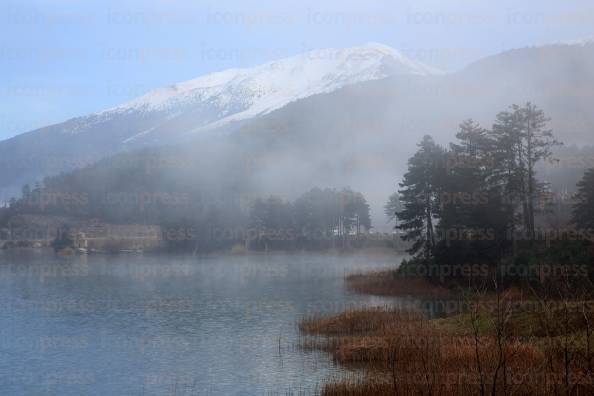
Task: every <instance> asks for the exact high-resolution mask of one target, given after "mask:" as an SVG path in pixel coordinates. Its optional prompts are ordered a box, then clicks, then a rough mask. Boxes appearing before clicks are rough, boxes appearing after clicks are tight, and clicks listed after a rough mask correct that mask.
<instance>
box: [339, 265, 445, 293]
mask: <svg viewBox="0 0 594 396" xmlns="http://www.w3.org/2000/svg"><path fill="white" fill-rule="evenodd" d="M345 281H346V286H347V288H349V289H350V290H353V291H355V292H358V293H365V294H373V295H377V296H415V295H421V296H423V297H448V296H450V295H451V294H452V293H451V292H450V291H449V290H448V289H446V288H444V287H439V286H436V285H434V284H432V283H430V282H429V281H428V280H427V279H425V278H422V277H403V276H399V275H397V274H396V271H380V272H372V273H365V274H352V275H348V276H347V277H346V279H345Z"/></svg>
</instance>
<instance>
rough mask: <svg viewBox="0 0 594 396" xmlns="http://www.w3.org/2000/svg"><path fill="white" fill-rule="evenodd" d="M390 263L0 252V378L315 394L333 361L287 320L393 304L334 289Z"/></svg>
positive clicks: (67, 389) (11, 386) (70, 390)
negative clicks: (307, 345)
mask: <svg viewBox="0 0 594 396" xmlns="http://www.w3.org/2000/svg"><path fill="white" fill-rule="evenodd" d="M399 261H400V258H399V257H397V256H385V255H373V256H368V255H355V256H334V255H326V254H292V255H282V254H272V255H255V256H213V257H204V258H197V257H192V256H183V255H167V256H157V255H155V256H148V257H146V256H145V257H143V256H117V257H110V256H106V257H102V256H88V257H87V256H83V257H72V258H58V257H55V258H52V257H51V256H49V257H48V256H46V255H43V254H36V253H31V252H5V253H0V275H1V276H0V290H1V291H0V303H1V307H2V308H1V309H2V320H1V321H0V323H1V325H0V326H1V330H0V340H1V343H0V349H1V351H2V355H3V357H2V359H1V360H0V387H1V388H2V390H3V393H5V394H10V395H31V394H43V395H56V396H58V395H64V396H70V395H72V396H74V395H81V394H85V395H108V394H113V395H115V394H121V395H143V394H144V395H170V394H176V395H195V394H199V395H203V394H206V395H209V394H213V395H214V394H217V395H218V394H224V395H239V394H245V395H248V394H257V395H260V394H269V393H270V392H272V393H274V394H276V393H277V392H280V393H283V394H284V392H285V391H287V392H289V391H292V392H297V391H304V392H306V393H307V394H309V393H310V392H311V393H315V391H316V389H319V387H320V386H321V385H322V384H323V381H324V380H326V379H328V378H332V377H339V376H340V375H341V372H342V369H341V368H339V367H337V366H336V365H335V364H334V363H333V362H332V360H331V358H330V357H329V356H327V355H325V354H324V353H321V352H311V351H309V352H308V351H303V350H301V349H300V348H298V346H297V344H298V339H299V338H298V337H299V334H298V329H297V327H296V323H297V321H298V320H299V319H300V318H302V317H303V316H304V315H307V314H317V313H322V312H325V313H331V312H334V313H337V312H341V311H342V310H344V309H346V308H349V307H351V308H355V307H360V306H363V305H365V306H375V305H377V306H383V305H386V304H392V303H395V302H396V299H393V298H392V299H390V298H379V297H370V296H364V295H357V294H354V293H351V292H349V291H347V290H345V288H344V275H345V274H348V273H352V272H360V271H367V270H379V269H386V268H394V267H395V266H397V265H398V263H399ZM173 392H175V393H173ZM242 392H244V393H242Z"/></svg>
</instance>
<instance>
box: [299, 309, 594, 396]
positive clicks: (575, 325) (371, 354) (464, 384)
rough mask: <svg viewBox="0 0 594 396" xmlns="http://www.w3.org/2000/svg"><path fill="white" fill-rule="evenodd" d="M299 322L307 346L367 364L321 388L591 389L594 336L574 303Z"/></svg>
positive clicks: (379, 312)
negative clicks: (440, 315)
mask: <svg viewBox="0 0 594 396" xmlns="http://www.w3.org/2000/svg"><path fill="white" fill-rule="evenodd" d="M559 315H561V316H559ZM537 316H538V315H537ZM543 316H544V319H543ZM545 319H546V320H547V323H544V320H545ZM560 320H561V322H559V321H560ZM526 321H528V322H530V324H529V325H526V323H524V322H526ZM565 326H571V327H565ZM526 328H529V329H531V331H530V332H528V331H527V330H526ZM300 329H301V331H302V332H303V333H304V334H309V335H313V336H314V341H311V339H309V341H308V338H307V337H306V338H304V345H305V346H306V347H308V348H316V347H318V348H319V349H323V350H325V351H328V352H329V353H331V354H332V355H333V357H334V359H335V360H336V361H337V362H339V363H340V364H343V365H353V366H354V367H363V368H364V370H363V375H362V377H356V378H355V377H353V378H349V379H346V380H345V381H343V382H341V383H331V384H327V385H326V386H325V387H324V391H323V394H324V395H337V396H338V395H341V396H342V395H371V396H373V395H395V394H396V395H512V394H513V395H551V394H558V395H565V394H567V395H571V394H576V392H578V390H579V391H580V394H594V388H593V387H592V384H593V383H594V382H593V381H594V375H593V374H594V371H593V368H594V354H592V353H591V352H590V349H593V348H591V347H590V346H588V343H589V341H590V342H591V341H593V340H591V339H590V338H589V336H588V335H587V334H586V333H587V332H588V331H589V330H586V329H585V328H584V326H583V323H581V324H580V323H579V312H578V311H577V310H576V311H575V312H574V314H572V315H570V316H568V315H565V316H563V314H562V313H559V312H556V313H555V314H554V315H540V316H538V317H535V316H534V315H531V316H529V317H527V318H526V317H523V316H522V315H521V314H518V313H515V316H514V314H513V313H511V312H508V311H505V310H504V308H503V306H501V305H498V310H497V311H495V312H474V313H471V314H465V315H459V316H457V317H453V318H447V319H441V320H425V319H424V318H423V317H422V316H421V315H419V314H418V313H416V312H403V311H397V310H391V309H386V308H382V309H377V308H374V309H362V310H355V311H347V312H344V313H341V314H339V315H335V316H330V317H324V316H320V317H307V318H304V319H303V320H302V322H301V323H300ZM512 329H515V330H512ZM518 329H521V330H522V332H523V333H520V332H519V330H518ZM543 334H545V335H543ZM546 334H548V336H546Z"/></svg>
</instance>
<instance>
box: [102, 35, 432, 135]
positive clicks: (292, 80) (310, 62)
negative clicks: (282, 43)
mask: <svg viewBox="0 0 594 396" xmlns="http://www.w3.org/2000/svg"><path fill="white" fill-rule="evenodd" d="M435 73H437V71H436V70H435V69H433V68H431V67H429V66H426V65H424V64H422V63H420V62H416V61H413V60H411V59H408V58H407V57H405V56H403V55H402V54H401V53H399V52H398V51H396V50H395V49H393V48H390V47H388V46H386V45H382V44H377V43H369V44H367V45H365V46H362V47H354V48H346V49H334V48H331V49H322V50H313V51H309V52H305V53H303V54H299V55H295V56H292V57H289V58H285V59H280V60H277V61H273V62H268V63H265V64H262V65H259V66H256V67H253V68H244V69H229V70H225V71H222V72H217V73H211V74H207V75H204V76H201V77H198V78H196V79H193V80H189V81H185V82H181V83H178V84H175V85H171V86H167V87H164V88H160V89H156V90H154V91H151V92H148V93H147V94H145V95H143V96H141V97H138V98H136V99H133V100H131V101H130V102H127V103H124V104H122V105H120V106H117V107H115V108H112V109H109V110H107V111H105V112H102V113H100V114H101V115H104V116H105V115H108V114H112V113H114V112H115V113H122V112H130V111H140V112H166V113H172V114H175V113H179V112H180V111H181V112H183V111H187V110H189V109H191V108H192V107H194V106H208V107H209V108H211V110H212V111H214V112H216V113H217V114H216V115H213V117H212V119H208V120H205V122H204V123H203V124H202V125H197V127H204V126H206V125H207V124H216V125H220V124H221V123H225V122H228V121H234V120H241V119H247V118H250V117H254V116H256V115H260V114H265V113H268V112H271V111H273V110H276V109H279V108H281V107H283V106H285V105H287V104H288V103H290V102H293V101H296V100H299V99H303V98H305V97H309V96H312V95H316V94H320V93H327V92H332V91H334V90H337V89H339V88H342V87H344V86H347V85H352V84H356V83H359V82H364V81H370V80H378V79H382V78H385V77H388V76H391V75H402V74H404V75H430V74H435ZM208 118H211V117H208Z"/></svg>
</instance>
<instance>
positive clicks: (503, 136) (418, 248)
mask: <svg viewBox="0 0 594 396" xmlns="http://www.w3.org/2000/svg"><path fill="white" fill-rule="evenodd" d="M548 122H549V119H548V118H547V117H546V116H545V114H544V112H543V111H542V110H540V109H538V108H537V107H536V106H535V105H533V104H532V103H527V104H525V105H523V106H518V105H513V106H511V107H510V108H509V109H508V110H505V111H502V112H500V113H499V114H497V116H496V119H495V122H494V124H493V125H492V127H491V128H490V129H486V128H484V127H482V126H481V125H479V124H477V123H476V122H474V121H473V120H466V121H464V122H463V123H462V124H461V125H460V127H459V131H458V133H457V135H456V139H457V140H456V141H455V142H453V143H451V144H450V145H449V146H448V147H443V146H441V145H439V144H437V143H436V142H435V141H434V140H433V139H432V138H431V137H430V136H425V137H424V138H423V139H422V141H421V142H420V143H419V145H418V147H419V149H418V151H417V152H416V153H415V154H414V155H413V156H412V157H411V158H410V159H409V161H408V172H407V173H406V174H405V175H404V178H403V180H402V182H401V183H400V184H399V186H400V189H399V190H398V193H395V194H394V195H393V196H392V197H390V200H389V202H388V203H387V205H386V213H387V214H388V215H389V216H392V217H394V218H395V219H396V220H397V225H396V228H397V229H398V230H400V232H402V234H403V235H402V239H403V240H405V241H408V242H411V243H412V247H411V248H410V250H409V253H410V254H411V255H413V256H414V261H415V262H416V263H425V264H426V263H433V264H435V263H436V264H438V265H454V264H460V263H474V264H488V265H490V266H497V265H498V264H500V263H501V262H502V260H507V259H509V260H512V261H513V262H514V263H516V264H518V263H519V262H521V261H522V260H524V264H525V263H526V261H530V260H531V259H533V257H530V256H534V252H537V251H539V249H541V248H542V238H543V235H542V233H541V231H542V229H543V228H544V229H546V228H547V227H548V226H549V225H547V224H546V222H545V221H544V214H546V213H548V212H550V211H551V210H553V209H552V208H551V207H550V205H549V204H548V203H550V202H551V201H552V200H550V199H548V197H547V196H548V195H550V194H552V191H551V187H550V185H549V183H547V182H545V181H543V180H540V179H539V178H538V177H537V172H536V169H537V167H538V165H539V164H540V163H543V162H552V161H555V158H554V156H553V152H554V149H555V148H556V147H558V146H560V145H561V143H560V142H559V141H557V140H556V139H555V136H554V134H553V132H552V131H551V130H550V129H549V128H548V127H547V124H548ZM577 187H578V189H579V190H578V194H579V197H580V198H579V199H576V200H575V206H574V211H573V221H572V224H567V225H566V226H568V227H574V228H575V227H578V228H581V229H582V230H584V229H588V230H589V231H588V232H586V233H585V234H581V237H576V238H574V239H579V240H578V241H576V242H577V243H591V242H592V239H591V238H590V237H592V238H594V232H591V230H594V209H593V203H594V171H592V170H590V171H588V172H587V173H586V174H585V175H584V178H583V180H582V181H581V182H580V183H579V184H578V186H577ZM558 233H559V230H557V234H558ZM549 242H550V241H549Z"/></svg>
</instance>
